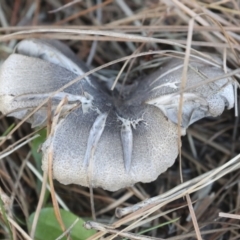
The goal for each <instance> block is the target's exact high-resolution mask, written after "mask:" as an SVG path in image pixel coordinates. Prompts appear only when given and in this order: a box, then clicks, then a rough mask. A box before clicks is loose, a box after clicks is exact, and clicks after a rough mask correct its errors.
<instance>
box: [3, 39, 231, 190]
mask: <svg viewBox="0 0 240 240" xmlns="http://www.w3.org/2000/svg"><path fill="white" fill-rule="evenodd" d="M86 71H87V68H86V66H85V65H84V63H83V62H81V61H80V60H79V59H78V58H77V57H76V56H75V55H74V54H73V53H72V52H71V50H70V49H69V48H68V47H67V46H66V45H64V44H62V43H61V42H58V41H52V40H51V41H50V40H48V41H47V40H36V39H30V40H24V41H22V42H20V44H19V45H18V46H17V47H16V50H15V53H13V54H12V55H10V56H9V58H8V59H7V60H6V61H5V62H4V64H3V65H2V67H1V69H0V111H2V112H3V113H4V114H6V115H9V116H14V117H16V118H19V119H22V118H24V117H25V116H27V114H29V113H30V112H31V111H32V110H33V109H34V108H35V107H37V106H38V105H39V104H40V103H41V102H42V101H43V100H44V99H46V98H47V97H49V96H51V95H52V93H53V92H55V91H57V90H58V89H59V88H61V87H62V86H64V85H65V84H67V83H69V82H70V81H72V80H74V79H75V78H77V77H78V76H80V75H82V74H84V72H86ZM182 71H183V60H182V59H168V61H166V62H165V63H164V64H163V65H162V66H161V67H160V68H159V69H158V70H157V71H156V72H154V73H153V74H151V75H149V76H146V77H144V78H140V79H137V80H136V82H137V84H136V87H134V88H131V91H130V92H129V89H126V88H127V87H124V86H123V92H124V89H126V91H128V94H127V95H126V96H124V97H123V96H122V95H121V93H120V92H116V91H115V93H114V94H111V91H110V90H109V89H108V88H107V86H105V85H104V84H102V83H100V81H99V80H98V79H96V78H94V77H92V76H88V77H86V78H85V79H82V80H80V81H79V82H77V83H75V84H73V85H71V86H70V87H68V88H66V89H65V90H63V91H61V92H58V93H56V94H55V95H54V96H52V97H51V100H52V113H53V114H52V116H53V118H54V112H55V110H56V108H57V106H58V104H59V103H60V101H61V100H62V99H63V98H65V97H66V98H67V99H68V103H66V104H65V105H64V106H63V108H62V112H61V114H60V118H59V119H58V121H57V125H56V126H55V128H54V129H53V133H52V134H51V135H50V136H49V137H48V138H47V140H46V141H45V142H44V144H43V146H42V152H43V161H42V168H43V170H44V171H47V170H48V159H49V153H50V151H51V153H52V156H53V163H52V164H53V166H52V167H53V168H52V169H53V176H54V178H55V179H57V180H58V181H59V182H61V183H63V184H71V183H75V184H79V185H82V186H88V187H90V186H92V187H102V188H104V189H106V190H110V191H116V190H118V189H120V188H124V187H128V186H132V185H134V184H135V183H137V182H151V181H153V180H155V179H156V178H157V177H158V176H159V174H161V173H163V172H165V171H166V170H167V168H169V167H170V166H172V164H173V163H174V161H175V159H176V158H177V155H178V126H177V124H178V112H179V99H180V93H179V89H180V84H181V76H182ZM222 74H224V71H223V70H222V68H221V67H220V66H218V65H214V64H211V63H207V62H205V61H202V60H201V59H200V58H195V57H192V58H190V62H189V67H188V72H187V83H186V87H187V89H188V90H187V91H185V92H184V93H183V108H182V121H181V124H180V125H181V129H182V134H184V132H185V130H186V128H187V127H188V126H189V125H190V124H192V123H193V122H195V121H197V120H199V119H201V118H203V117H207V116H212V117H216V116H219V115H220V114H221V113H222V112H223V111H224V109H225V107H227V108H228V109H230V108H232V107H233V106H234V91H233V84H232V81H231V79H220V80H217V81H214V82H210V83H208V82H206V80H207V79H212V78H215V77H218V76H220V75H222ZM201 82H202V83H203V84H202V85H200V84H199V83H201ZM196 84H197V85H198V87H194V85H196ZM28 121H29V122H30V123H31V124H32V126H34V127H35V126H40V125H46V122H47V105H44V106H43V107H42V108H41V109H40V110H38V111H37V112H36V113H35V114H34V115H33V116H32V117H31V118H29V119H28Z"/></svg>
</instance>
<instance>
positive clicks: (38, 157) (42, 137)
mask: <svg viewBox="0 0 240 240" xmlns="http://www.w3.org/2000/svg"><path fill="white" fill-rule="evenodd" d="M38 134H39V135H40V136H39V137H37V138H35V139H33V140H32V142H31V151H32V155H33V157H34V160H35V162H36V165H37V169H38V170H42V169H41V164H42V154H41V153H39V151H38V150H39V147H40V146H41V144H43V142H45V140H46V137H47V136H46V135H47V133H46V129H42V130H40V131H39V132H38Z"/></svg>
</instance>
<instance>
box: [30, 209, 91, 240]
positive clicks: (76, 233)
mask: <svg viewBox="0 0 240 240" xmlns="http://www.w3.org/2000/svg"><path fill="white" fill-rule="evenodd" d="M60 213H61V216H62V219H63V222H64V224H65V227H66V229H68V228H69V227H70V226H71V225H72V224H73V223H74V221H75V220H76V219H79V221H78V222H77V223H76V224H75V225H74V227H73V228H72V229H71V231H70V236H71V239H72V240H86V239H87V238H89V237H91V236H92V235H93V234H95V233H96V231H94V230H87V229H85V228H84V227H83V223H84V221H83V220H82V219H81V218H79V217H77V216H76V215H74V214H73V213H71V212H68V211H65V210H63V209H60ZM34 215H35V213H33V214H31V216H30V217H29V219H28V229H29V232H30V229H31V226H32V222H33V218H34ZM62 233H63V232H62V230H61V227H60V226H59V223H58V221H57V219H56V217H55V214H54V209H53V208H43V209H42V210H41V212H40V215H39V219H38V224H37V228H36V232H35V238H34V239H35V240H46V239H48V240H53V239H56V238H58V237H59V236H60V235H61V234H62ZM62 239H64V240H65V239H67V237H66V236H64V237H63V238H62Z"/></svg>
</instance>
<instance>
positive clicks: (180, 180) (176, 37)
mask: <svg viewBox="0 0 240 240" xmlns="http://www.w3.org/2000/svg"><path fill="white" fill-rule="evenodd" d="M53 10H55V11H53ZM51 11H52V12H51ZM0 26H1V28H0V33H1V35H0V62H1V61H2V60H4V59H5V58H6V57H7V56H8V55H9V54H10V53H11V51H12V49H13V48H14V46H15V44H16V42H17V40H20V39H24V38H29V37H31V38H32V37H35V38H38V37H39V38H53V39H61V40H64V41H65V42H66V43H67V44H68V45H69V46H70V47H71V48H72V49H73V50H74V51H75V52H76V54H77V55H78V56H79V57H80V58H82V59H83V60H84V61H85V62H86V63H87V64H88V65H89V66H90V67H91V68H92V69H93V70H92V71H91V72H89V73H88V74H90V73H92V72H95V74H98V75H99V76H100V77H101V78H102V79H109V78H110V79H113V80H114V79H116V78H118V77H120V81H125V80H126V79H133V78H136V77H137V76H139V75H141V74H146V73H148V72H149V71H151V69H150V68H152V69H153V68H156V67H157V65H158V63H159V61H160V60H161V57H162V54H163V53H164V54H172V53H173V52H178V54H180V55H183V56H185V63H186V65H185V66H187V62H188V58H189V54H190V50H191V49H192V50H193V49H195V50H197V51H199V52H200V53H201V52H210V53H218V54H219V55H220V57H222V59H223V62H224V63H225V71H226V74H229V75H233V74H234V75H235V76H236V78H237V76H238V74H239V68H238V66H239V57H238V56H239V52H240V44H239V42H240V34H239V32H240V30H239V29H240V28H239V27H240V4H239V2H238V1H237V0H223V1H210V0H205V1H188V0H159V1H154V0H152V1H150V0H149V1H143V0H139V1H126V0H125V1H123V0H115V1H113V0H106V1H101V0H97V1H72V2H71V1H67V0H65V1H64V0H35V1H32V0H26V1H21V0H8V1H7V0H2V1H1V2H0ZM228 67H229V68H231V69H233V70H234V71H233V72H231V71H230V70H229V69H228ZM99 70H100V71H99ZM96 71H97V72H96ZM121 71H122V73H123V74H122V75H121V76H120V74H119V76H118V73H119V72H121ZM185 74H186V69H185V70H184V71H183V79H184V76H185ZM78 80H79V79H78ZM237 80H238V78H237ZM182 84H183V86H182V87H184V82H183V83H182ZM46 101H47V100H46ZM237 101H238V99H237ZM237 108H238V106H237V105H236V108H235V109H234V110H231V111H225V113H224V114H223V115H222V116H221V117H219V118H216V119H203V120H201V121H199V122H197V123H195V124H194V125H193V126H192V127H191V128H189V129H188V131H187V135H186V137H184V138H182V149H181V161H178V160H177V161H176V163H175V165H174V166H173V167H171V168H170V169H169V170H168V171H167V172H166V173H164V174H162V175H160V176H159V178H158V179H157V180H156V181H155V182H153V183H149V184H141V183H139V184H137V185H136V186H134V187H132V188H128V189H122V190H119V191H118V192H115V193H111V192H107V191H103V190H102V189H94V205H95V210H96V219H97V220H96V221H95V222H89V223H88V224H87V227H88V228H95V229H98V230H99V232H98V233H97V234H96V235H95V236H94V237H92V238H91V239H98V238H100V237H102V239H116V238H117V236H118V237H120V236H121V237H125V239H126V238H131V239H171V240H177V239H181V240H182V239H210V240H217V239H219V240H220V239H240V233H239V213H240V183H239V168H240V162H239V155H238V154H239V153H240V141H239V140H240V135H239V131H238V130H239V117H238V116H237V117H234V116H235V115H236V113H237V111H238V109H237ZM13 121H15V120H13V119H9V118H5V117H1V125H0V131H1V133H2V134H3V133H5V131H6V130H7V129H9V127H10V126H11V124H12V123H13ZM14 123H15V127H13V128H11V129H9V132H8V134H5V135H6V136H5V137H2V138H1V153H0V158H1V161H0V176H1V184H0V186H1V188H2V189H3V192H2V193H1V198H2V200H3V202H4V203H5V208H6V215H4V214H2V216H1V219H0V221H1V225H2V226H3V227H2V228H1V232H0V234H1V235H2V236H5V238H7V237H9V235H8V234H7V232H8V228H7V227H6V224H4V222H6V219H5V217H6V218H8V220H9V223H10V225H11V226H12V227H11V228H12V235H13V236H12V237H13V238H14V239H31V238H30V237H29V236H26V234H28V235H30V233H28V232H27V228H26V219H27V218H28V216H29V215H30V214H31V213H32V212H33V211H36V209H37V206H38V210H40V208H41V205H42V201H43V193H41V191H40V188H39V184H38V181H39V180H38V179H39V178H40V179H41V181H42V179H43V178H42V176H41V175H40V174H42V173H39V172H38V171H39V168H38V167H37V166H35V167H34V164H35V162H34V160H33V156H32V154H31V147H30V146H29V144H28V143H29V142H30V141H31V140H32V138H34V137H35V133H32V132H33V131H32V130H31V129H30V127H29V125H28V124H26V123H24V121H21V122H19V121H18V122H14ZM180 163H181V164H180ZM179 165H180V170H179ZM44 179H45V180H44V181H43V182H45V184H46V185H47V182H46V176H45V178H44ZM50 185H52V184H51V182H50ZM54 186H55V187H54V188H55V191H56V193H57V196H56V200H55V204H56V202H58V204H59V205H60V206H61V207H62V208H65V209H70V210H71V211H72V212H73V213H75V214H77V215H79V216H80V217H83V218H84V217H90V216H91V207H90V193H89V189H87V188H84V187H81V186H76V185H71V186H64V185H61V184H59V183H58V182H54ZM51 189H53V188H51ZM4 193H5V194H7V195H8V196H9V197H10V198H9V199H8V198H7V197H6V196H5V195H4ZM52 194H53V195H54V192H52ZM149 197H154V198H153V199H149V200H146V199H148V198H149ZM4 199H5V200H4ZM53 199H55V198H53ZM48 201H49V202H51V201H52V200H51V199H49V200H48ZM141 201H143V202H141ZM139 202H141V203H139ZM40 203H41V204H40ZM115 208H117V215H118V216H121V217H122V218H120V219H117V218H116V217H115V213H114V210H115ZM4 216H5V217H4ZM18 219H21V222H19V221H18ZM155 226H156V227H155ZM145 230H147V232H146V233H144V235H139V233H141V232H142V231H145ZM32 234H33V233H32Z"/></svg>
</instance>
